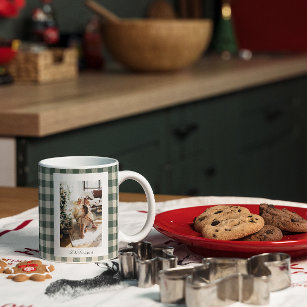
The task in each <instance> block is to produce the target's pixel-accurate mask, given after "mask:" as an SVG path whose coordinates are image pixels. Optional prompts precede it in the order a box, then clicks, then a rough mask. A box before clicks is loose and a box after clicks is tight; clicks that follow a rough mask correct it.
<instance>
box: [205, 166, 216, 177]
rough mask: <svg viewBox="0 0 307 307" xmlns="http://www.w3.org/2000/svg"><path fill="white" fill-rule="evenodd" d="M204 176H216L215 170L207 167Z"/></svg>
mask: <svg viewBox="0 0 307 307" xmlns="http://www.w3.org/2000/svg"><path fill="white" fill-rule="evenodd" d="M204 174H205V175H206V176H208V177H213V176H215V175H216V168H215V167H214V166H209V167H208V168H206V169H205V170H204Z"/></svg>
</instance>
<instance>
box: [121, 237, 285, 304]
mask: <svg viewBox="0 0 307 307" xmlns="http://www.w3.org/2000/svg"><path fill="white" fill-rule="evenodd" d="M129 246H130V247H128V248H124V249H121V250H120V252H119V264H120V273H121V275H122V277H123V278H124V279H137V280H138V286H139V287H142V288H146V287H150V286H152V285H154V284H159V286H160V298H161V302H162V303H165V304H177V303H182V302H184V301H185V303H186V305H187V307H195V306H210V307H222V306H226V305H229V304H232V303H235V302H241V303H246V304H253V305H265V304H269V301H270V292H273V291H279V290H282V289H285V288H287V287H289V286H290V283H291V277H290V256H289V255H288V254H284V253H266V254H259V255H256V256H253V257H251V258H248V259H243V258H203V260H202V263H201V264H195V265H193V266H178V267H177V257H176V256H175V255H173V252H174V249H173V248H172V247H152V245H151V243H149V242H144V241H143V242H137V243H129Z"/></svg>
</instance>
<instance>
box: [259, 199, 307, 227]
mask: <svg viewBox="0 0 307 307" xmlns="http://www.w3.org/2000/svg"><path fill="white" fill-rule="evenodd" d="M259 215H260V216H262V217H263V219H264V221H265V224H266V225H273V226H276V227H278V228H279V229H281V230H282V231H289V232H307V220H305V219H304V218H302V217H301V216H300V215H298V214H297V213H295V212H291V211H289V210H288V209H285V208H284V209H277V208H275V207H274V206H273V205H268V204H260V206H259Z"/></svg>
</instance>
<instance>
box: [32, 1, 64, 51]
mask: <svg viewBox="0 0 307 307" xmlns="http://www.w3.org/2000/svg"><path fill="white" fill-rule="evenodd" d="M41 3H42V4H41V7H38V8H36V9H35V10H34V11H33V13H32V36H33V37H32V38H33V40H34V41H36V42H43V43H46V44H47V45H54V44H56V43H57V42H58V41H59V37H60V34H59V28H58V26H57V22H56V17H55V12H54V9H53V6H52V0H41Z"/></svg>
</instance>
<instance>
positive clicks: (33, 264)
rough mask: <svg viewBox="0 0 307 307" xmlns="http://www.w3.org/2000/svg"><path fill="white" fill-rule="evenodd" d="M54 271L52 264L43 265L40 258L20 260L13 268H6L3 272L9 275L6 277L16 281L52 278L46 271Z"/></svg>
mask: <svg viewBox="0 0 307 307" xmlns="http://www.w3.org/2000/svg"><path fill="white" fill-rule="evenodd" d="M52 271H54V266H53V265H45V264H43V263H42V262H41V261H40V260H30V261H23V262H20V263H19V264H18V265H16V266H15V267H13V268H6V269H5V270H4V271H3V273H4V274H14V275H9V276H8V277H7V278H8V279H12V280H13V281H16V282H22V281H26V280H28V279H30V280H33V281H45V280H46V279H49V278H52V276H51V275H50V274H48V273H51V272H52Z"/></svg>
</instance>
